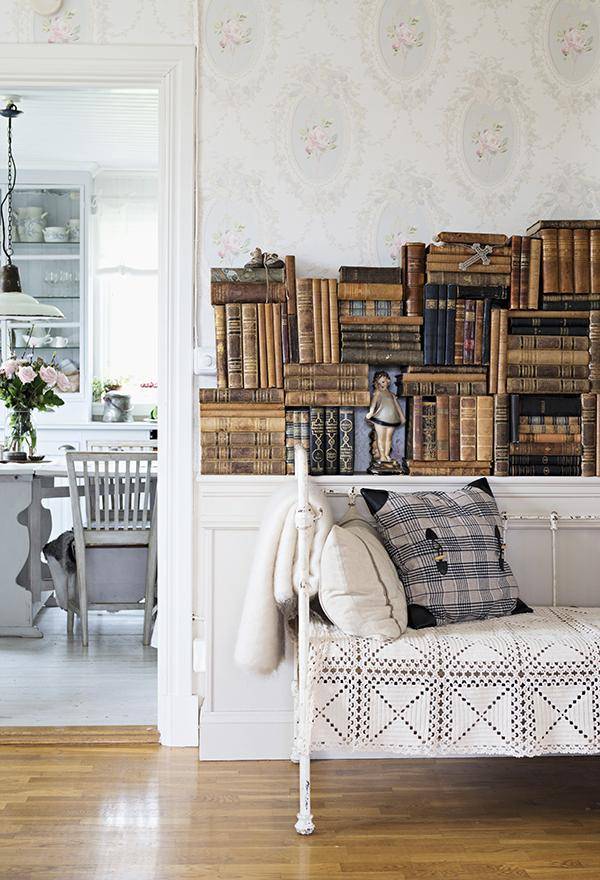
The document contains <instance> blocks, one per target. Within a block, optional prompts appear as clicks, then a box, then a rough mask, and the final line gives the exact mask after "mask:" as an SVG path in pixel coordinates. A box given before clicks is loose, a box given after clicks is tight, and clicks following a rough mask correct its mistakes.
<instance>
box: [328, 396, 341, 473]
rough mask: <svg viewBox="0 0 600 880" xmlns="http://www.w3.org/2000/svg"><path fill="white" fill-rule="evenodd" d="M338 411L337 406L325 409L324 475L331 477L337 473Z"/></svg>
mask: <svg viewBox="0 0 600 880" xmlns="http://www.w3.org/2000/svg"><path fill="white" fill-rule="evenodd" d="M338 437H339V410H338V408H337V406H327V407H325V473H326V474H327V475H328V476H333V475H334V474H337V473H338V472H339V446H338Z"/></svg>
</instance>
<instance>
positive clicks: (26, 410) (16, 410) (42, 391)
mask: <svg viewBox="0 0 600 880" xmlns="http://www.w3.org/2000/svg"><path fill="white" fill-rule="evenodd" d="M56 389H58V390H59V391H70V389H71V384H70V382H69V380H68V378H67V377H66V376H65V374H64V373H61V371H60V370H58V369H57V367H56V365H55V363H54V359H52V361H51V362H50V363H49V364H47V363H46V362H45V361H44V359H43V358H41V357H38V358H35V359H34V360H25V359H23V358H20V359H19V358H9V359H8V360H6V361H4V363H3V364H2V365H0V400H2V401H3V403H4V404H5V406H6V408H7V410H8V412H7V416H6V423H5V431H4V443H5V455H6V458H7V460H8V461H27V459H28V458H29V459H33V458H35V453H36V446H37V431H36V429H35V425H34V421H33V416H32V413H33V412H34V411H38V412H51V411H52V410H53V409H55V408H56V407H58V406H62V405H63V403H64V400H63V399H62V398H61V397H59V396H58V394H57V393H56Z"/></svg>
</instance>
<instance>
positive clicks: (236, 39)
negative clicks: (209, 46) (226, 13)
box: [215, 12, 252, 51]
mask: <svg viewBox="0 0 600 880" xmlns="http://www.w3.org/2000/svg"><path fill="white" fill-rule="evenodd" d="M215 33H216V35H217V37H218V38H219V46H220V47H221V49H223V50H225V49H230V50H231V51H235V49H237V48H238V46H243V45H244V44H246V43H249V42H250V41H251V40H252V28H251V27H249V26H248V16H247V15H245V14H244V13H243V12H238V13H237V15H234V16H232V17H231V18H227V19H225V21H218V22H216V24H215Z"/></svg>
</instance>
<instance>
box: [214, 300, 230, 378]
mask: <svg viewBox="0 0 600 880" xmlns="http://www.w3.org/2000/svg"><path fill="white" fill-rule="evenodd" d="M214 313H215V347H216V361H217V388H227V325H226V320H225V306H214Z"/></svg>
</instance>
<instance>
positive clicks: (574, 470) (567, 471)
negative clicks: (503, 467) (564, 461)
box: [510, 463, 581, 477]
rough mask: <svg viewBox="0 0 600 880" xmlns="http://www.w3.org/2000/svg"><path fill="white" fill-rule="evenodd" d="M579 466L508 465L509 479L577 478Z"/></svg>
mask: <svg viewBox="0 0 600 880" xmlns="http://www.w3.org/2000/svg"><path fill="white" fill-rule="evenodd" d="M580 473H581V472H580V468H579V466H573V467H565V466H564V465H561V466H560V467H557V466H556V465H539V464H536V465H514V464H512V463H511V465H510V476H511V477H578V476H580Z"/></svg>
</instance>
